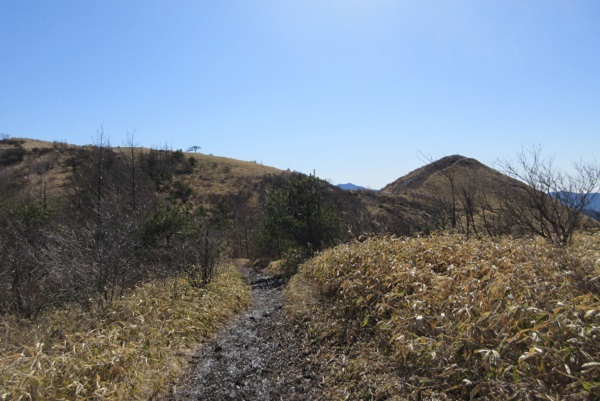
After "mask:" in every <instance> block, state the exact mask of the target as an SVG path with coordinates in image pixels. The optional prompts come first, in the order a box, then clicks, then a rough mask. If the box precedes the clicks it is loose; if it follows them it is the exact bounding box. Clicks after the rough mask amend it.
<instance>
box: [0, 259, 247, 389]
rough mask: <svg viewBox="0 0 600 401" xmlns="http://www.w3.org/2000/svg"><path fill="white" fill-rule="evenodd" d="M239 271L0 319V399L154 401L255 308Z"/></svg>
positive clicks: (161, 282)
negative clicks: (213, 339)
mask: <svg viewBox="0 0 600 401" xmlns="http://www.w3.org/2000/svg"><path fill="white" fill-rule="evenodd" d="M249 294H250V290H249V287H248V286H247V285H246V284H245V283H244V280H243V278H242V277H241V275H240V273H239V272H238V270H237V269H236V268H235V267H234V266H222V267H220V268H219V271H218V273H217V274H216V276H215V278H214V280H213V281H212V282H211V283H210V284H209V285H208V286H206V287H205V288H202V289H198V288H194V287H192V286H190V285H189V284H188V282H187V281H185V280H183V279H176V278H173V279H166V280H159V281H155V282H151V283H147V284H144V285H142V286H140V287H138V288H136V289H135V290H134V291H132V292H131V293H130V294H128V295H127V296H125V297H123V298H122V299H120V300H118V301H116V302H114V303H111V304H110V305H107V306H104V307H102V306H101V305H96V306H93V307H90V308H87V309H83V308H81V307H69V308H67V309H62V310H55V311H49V312H47V313H45V314H44V316H42V317H41V318H38V319H37V320H36V321H35V322H31V321H26V320H21V319H17V318H14V317H10V316H3V317H2V322H1V325H0V329H1V333H0V335H1V336H2V346H1V347H0V400H31V399H32V400H39V399H77V400H85V399H90V400H91V399H93V400H98V399H149V398H152V397H153V396H155V395H158V394H160V393H164V392H165V391H167V390H169V387H170V386H172V385H173V383H174V382H175V379H176V378H177V377H178V376H179V375H180V374H181V373H182V372H183V371H184V370H186V369H187V368H188V366H187V361H188V359H189V357H190V355H191V354H192V351H193V349H194V348H196V347H197V346H198V344H199V343H201V342H204V341H206V340H207V339H208V338H209V337H210V336H211V334H212V333H214V332H215V331H216V330H217V329H218V328H219V327H220V325H221V324H222V323H223V322H224V321H225V320H226V319H227V318H228V317H229V316H231V315H232V314H233V313H235V312H238V311H240V310H242V309H244V308H246V307H247V306H248V305H249V303H250V297H249Z"/></svg>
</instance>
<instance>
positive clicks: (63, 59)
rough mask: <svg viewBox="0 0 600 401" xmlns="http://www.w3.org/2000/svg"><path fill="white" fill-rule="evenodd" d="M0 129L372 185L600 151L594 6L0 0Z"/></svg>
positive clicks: (599, 9) (480, 0) (599, 53)
mask: <svg viewBox="0 0 600 401" xmlns="http://www.w3.org/2000/svg"><path fill="white" fill-rule="evenodd" d="M0 56H1V61H0V133H4V134H8V135H10V136H12V137H29V138H36V139H42V140H50V141H52V140H63V141H67V142H69V143H74V144H86V143H90V142H91V141H92V137H93V136H94V135H95V132H96V131H97V130H98V129H99V128H100V127H101V126H103V127H104V131H105V132H106V133H107V134H108V135H109V136H110V139H111V142H112V144H113V145H121V144H123V141H124V139H125V136H126V133H127V132H128V131H129V132H131V131H134V130H135V133H136V134H135V135H136V142H137V143H138V144H140V145H143V146H156V147H161V146H164V145H167V146H169V147H171V148H173V149H180V148H181V149H184V150H185V149H187V148H188V147H190V146H192V145H198V146H201V147H202V152H204V153H212V154H215V155H221V156H227V157H233V158H237V159H241V160H255V161H257V162H260V163H263V164H265V165H271V166H275V167H278V168H281V169H286V168H290V169H292V170H297V171H302V172H312V171H313V170H316V172H317V175H318V176H320V177H321V178H325V179H329V180H330V181H332V182H333V183H345V182H348V181H351V182H354V183H356V184H360V185H365V186H369V187H371V188H375V189H377V188H380V187H382V186H384V185H386V184H388V183H390V182H392V181H393V180H395V179H396V178H398V177H399V176H402V175H404V174H406V173H408V172H409V171H411V170H413V169H415V168H417V167H419V166H421V165H423V164H424V161H423V160H422V157H421V156H420V153H424V154H429V155H431V156H432V157H436V158H437V157H441V156H444V155H450V154H455V153H460V154H463V155H465V156H470V157H474V158H476V159H478V160H480V161H482V162H483V163H486V164H489V165H491V164H493V163H494V161H495V160H497V159H498V158H501V157H511V156H514V155H515V154H516V153H518V152H519V151H520V150H521V147H522V146H526V147H527V146H530V145H537V144H540V145H541V146H542V147H543V149H544V153H545V154H547V155H549V156H555V158H556V161H557V162H558V163H565V164H568V163H569V162H570V161H572V160H579V159H584V160H589V159H591V158H593V157H594V156H595V155H596V154H598V150H599V149H600V139H599V138H600V1H598V0H592V1H577V0H572V1H571V0H568V1H567V0H566V1H552V0H544V1H535V0H531V1H521V0H519V1H512V0H502V1H499V0H498V1H496V0H495V1H486V0H473V1H446V0H444V1H392V0H303V1H300V0H285V1H282V0H260V1H251V0H243V1H240V0H228V1H212V0H211V1H209V0H194V1H176V0H169V1H167V0H164V1H155V0H143V1H141V0H128V1H121V0H102V1H81V0H69V1H65V0H53V1H42V0H36V1H30V0H0Z"/></svg>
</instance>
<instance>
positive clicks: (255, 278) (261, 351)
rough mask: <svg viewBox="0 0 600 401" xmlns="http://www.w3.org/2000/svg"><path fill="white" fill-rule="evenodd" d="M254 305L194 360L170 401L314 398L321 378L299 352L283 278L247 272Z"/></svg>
mask: <svg viewBox="0 0 600 401" xmlns="http://www.w3.org/2000/svg"><path fill="white" fill-rule="evenodd" d="M244 271H245V273H246V274H247V276H248V280H249V283H250V284H251V285H252V298H253V302H254V303H253V306H252V307H251V309H250V310H248V311H247V312H245V313H244V314H242V315H240V316H239V317H237V318H236V319H235V320H234V321H232V322H231V323H230V324H229V325H228V326H227V327H226V328H225V329H224V330H223V332H222V333H221V334H220V335H219V336H218V337H217V338H216V339H215V340H213V341H212V342H211V343H209V344H207V345H206V346H204V347H203V348H202V349H201V350H200V351H199V353H198V354H197V355H196V356H195V357H194V359H195V360H197V361H198V365H197V366H196V368H195V370H194V371H193V373H192V374H191V375H190V376H189V377H188V378H187V380H185V382H184V383H183V386H181V387H180V388H179V389H178V391H177V393H176V394H175V395H174V396H173V397H172V398H171V399H172V400H261V401H268V400H315V399H319V398H320V397H319V394H320V387H319V385H320V384H321V383H322V380H323V378H322V376H321V375H320V374H319V373H318V372H316V368H315V367H314V366H313V365H312V363H311V362H310V360H309V357H310V354H309V352H308V351H303V350H301V349H300V346H299V341H298V340H297V335H298V330H300V329H299V328H298V327H297V326H293V325H292V324H291V323H289V322H288V321H287V320H286V317H285V310H284V308H283V304H284V302H283V296H282V292H283V291H282V290H283V285H284V280H283V279H282V278H281V277H279V276H269V275H267V274H265V273H263V272H261V271H260V270H254V269H249V268H245V269H244Z"/></svg>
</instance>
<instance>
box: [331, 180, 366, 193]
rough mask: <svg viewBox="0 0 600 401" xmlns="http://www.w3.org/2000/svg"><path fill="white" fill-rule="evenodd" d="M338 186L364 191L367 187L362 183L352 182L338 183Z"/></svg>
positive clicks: (347, 189) (348, 189)
mask: <svg viewBox="0 0 600 401" xmlns="http://www.w3.org/2000/svg"><path fill="white" fill-rule="evenodd" d="M338 188H341V189H344V190H346V191H364V190H366V189H367V188H365V187H361V186H360V185H355V184H352V183H351V182H349V183H347V184H338Z"/></svg>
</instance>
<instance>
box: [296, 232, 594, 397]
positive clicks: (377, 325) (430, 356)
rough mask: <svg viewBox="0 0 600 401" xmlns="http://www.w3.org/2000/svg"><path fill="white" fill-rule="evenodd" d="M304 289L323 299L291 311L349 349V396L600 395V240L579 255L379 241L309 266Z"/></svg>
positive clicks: (345, 387)
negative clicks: (309, 289)
mask: <svg viewBox="0 0 600 401" xmlns="http://www.w3.org/2000/svg"><path fill="white" fill-rule="evenodd" d="M302 283H304V284H302ZM302 286H305V287H306V286H311V287H312V288H313V292H314V291H316V292H317V293H318V294H319V296H318V297H319V298H318V299H317V300H316V301H313V303H312V304H311V305H312V306H311V305H309V306H306V305H307V304H306V303H305V305H304V307H303V309H302V308H298V307H295V306H291V309H295V310H296V311H297V313H298V314H301V315H302V317H303V318H304V319H305V320H306V321H308V325H309V326H310V327H309V330H308V332H309V333H312V338H313V340H314V339H318V340H319V341H323V340H325V339H328V341H329V342H328V344H329V346H331V345H333V346H337V347H338V350H339V351H341V352H342V354H343V358H342V359H343V361H340V359H339V358H338V363H335V361H334V362H330V363H329V365H330V366H331V372H330V375H329V378H328V380H329V383H330V385H331V386H334V387H335V386H337V387H338V390H336V391H337V393H336V392H335V391H334V392H333V394H336V395H337V396H340V397H349V399H371V398H377V397H380V398H381V399H390V398H393V399H474V398H478V399H489V400H496V399H497V400H505V399H529V398H531V397H533V398H531V399H549V400H550V399H551V400H559V399H570V400H584V399H600V235H598V234H596V235H586V236H583V235H582V236H580V237H578V238H576V240H575V245H574V246H573V247H571V248H567V249H565V248H556V247H553V246H551V245H549V244H548V243H546V242H543V241H541V240H534V239H532V240H523V239H519V240H515V239H510V238H499V239H489V238H481V239H474V238H471V239H468V240H467V238H466V237H464V236H459V235H433V236H429V237H420V238H372V239H368V240H366V241H365V242H362V243H358V242H355V243H350V244H346V245H341V246H338V247H336V248H334V249H331V250H328V251H325V252H323V253H321V254H320V255H318V256H317V257H315V258H314V259H311V260H310V261H308V262H307V263H305V264H304V265H303V266H302V267H301V269H300V274H299V276H298V277H297V278H296V279H295V283H292V286H291V287H290V288H291V290H292V292H293V291H296V292H298V291H299V290H298V288H302ZM309 292H310V291H305V293H309ZM288 296H292V297H293V296H294V294H291V295H288ZM296 304H298V303H296ZM334 359H335V358H334ZM332 360H333V359H332ZM511 397H512V398H511ZM535 397H541V398H535Z"/></svg>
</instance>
